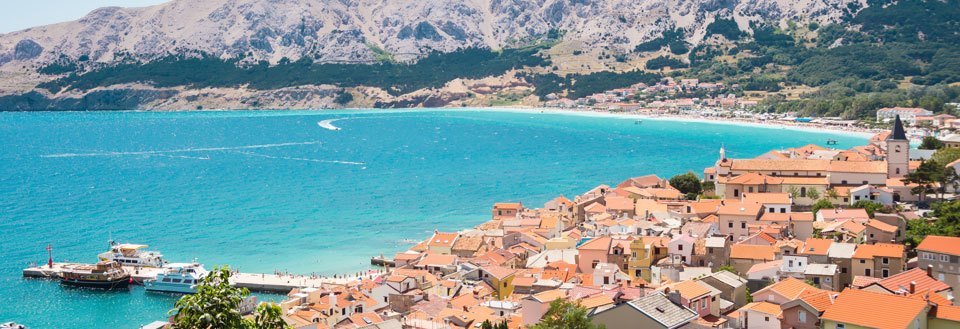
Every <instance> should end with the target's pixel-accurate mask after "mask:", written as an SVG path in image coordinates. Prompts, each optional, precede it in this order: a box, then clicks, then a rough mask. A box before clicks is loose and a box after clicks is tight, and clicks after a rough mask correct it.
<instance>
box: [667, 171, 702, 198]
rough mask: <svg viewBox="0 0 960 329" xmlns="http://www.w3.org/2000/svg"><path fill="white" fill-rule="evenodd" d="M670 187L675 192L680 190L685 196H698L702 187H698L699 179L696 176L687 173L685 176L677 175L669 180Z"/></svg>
mask: <svg viewBox="0 0 960 329" xmlns="http://www.w3.org/2000/svg"><path fill="white" fill-rule="evenodd" d="M670 186H673V187H674V188H676V189H677V190H680V192H681V193H683V194H686V195H694V196H696V195H698V194H700V192H702V191H703V186H702V185H700V177H697V174H694V173H693V172H687V173H685V174H679V175H676V176H673V177H671V178H670Z"/></svg>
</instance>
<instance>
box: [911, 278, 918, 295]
mask: <svg viewBox="0 0 960 329" xmlns="http://www.w3.org/2000/svg"><path fill="white" fill-rule="evenodd" d="M916 292H917V281H910V294H911V295H913V294H914V293H916Z"/></svg>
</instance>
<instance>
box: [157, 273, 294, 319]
mask: <svg viewBox="0 0 960 329" xmlns="http://www.w3.org/2000/svg"><path fill="white" fill-rule="evenodd" d="M229 280H230V268H229V267H226V266H224V267H222V268H221V267H218V268H215V269H214V270H212V271H210V273H208V274H207V276H205V277H204V278H203V280H202V281H200V283H198V284H197V293H196V294H192V295H185V296H183V297H181V298H180V300H177V302H176V303H175V304H174V309H172V310H170V314H171V315H172V316H173V327H174V328H178V329H179V328H183V329H214V328H238V329H279V328H288V327H287V325H286V323H284V321H283V319H282V318H281V315H282V314H281V313H282V312H281V310H280V307H279V306H277V305H276V304H272V303H263V304H260V305H259V306H257V310H256V311H255V312H254V315H253V316H252V317H249V318H245V317H244V316H243V314H240V304H241V302H243V300H244V298H246V297H247V296H249V295H250V291H248V290H247V289H246V288H237V287H234V286H231V285H230V281H229Z"/></svg>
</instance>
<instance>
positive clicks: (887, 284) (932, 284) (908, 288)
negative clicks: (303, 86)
mask: <svg viewBox="0 0 960 329" xmlns="http://www.w3.org/2000/svg"><path fill="white" fill-rule="evenodd" d="M931 270H932V269H930V268H927V269H922V268H914V269H911V270H909V271H906V272H901V273H898V274H895V275H892V276H890V277H889V278H886V279H881V280H879V281H876V282H873V283H870V284H868V285H866V286H864V287H862V288H860V289H861V290H868V291H873V292H879V293H887V294H897V295H913V294H916V293H919V292H931V293H935V294H938V295H940V296H942V297H943V298H948V299H952V297H953V288H952V287H950V285H948V284H946V283H943V282H940V281H937V279H934V278H932V277H930V274H931V273H929V272H928V271H931Z"/></svg>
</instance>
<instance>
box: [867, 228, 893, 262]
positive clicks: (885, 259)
mask: <svg viewBox="0 0 960 329" xmlns="http://www.w3.org/2000/svg"><path fill="white" fill-rule="evenodd" d="M870 237H871V238H872V237H873V234H871V236H870ZM883 264H890V258H887V257H883Z"/></svg>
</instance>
